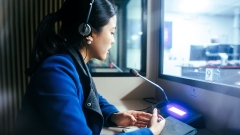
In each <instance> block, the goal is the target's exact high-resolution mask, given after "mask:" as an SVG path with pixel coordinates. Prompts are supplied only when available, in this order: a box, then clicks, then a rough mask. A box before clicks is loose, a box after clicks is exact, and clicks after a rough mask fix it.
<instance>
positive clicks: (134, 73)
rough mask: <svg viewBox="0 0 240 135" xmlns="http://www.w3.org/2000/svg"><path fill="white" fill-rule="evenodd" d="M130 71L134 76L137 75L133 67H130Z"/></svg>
mask: <svg viewBox="0 0 240 135" xmlns="http://www.w3.org/2000/svg"><path fill="white" fill-rule="evenodd" d="M130 73H131V74H133V75H135V76H138V72H137V71H136V70H135V69H130Z"/></svg>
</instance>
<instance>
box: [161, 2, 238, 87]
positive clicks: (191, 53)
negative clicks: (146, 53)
mask: <svg viewBox="0 0 240 135" xmlns="http://www.w3.org/2000/svg"><path fill="white" fill-rule="evenodd" d="M236 3H238V4H236ZM164 22H165V23H164V60H163V62H164V64H163V74H166V75H172V76H177V77H183V78H190V79H197V80H202V81H210V82H216V83H221V84H224V85H231V86H236V87H240V2H239V0H232V1H215V0H164Z"/></svg>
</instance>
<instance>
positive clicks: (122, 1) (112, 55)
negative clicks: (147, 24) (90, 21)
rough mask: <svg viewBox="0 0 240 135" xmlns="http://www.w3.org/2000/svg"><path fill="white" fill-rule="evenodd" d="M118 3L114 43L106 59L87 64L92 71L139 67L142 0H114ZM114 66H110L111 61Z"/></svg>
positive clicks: (116, 71)
mask: <svg viewBox="0 0 240 135" xmlns="http://www.w3.org/2000/svg"><path fill="white" fill-rule="evenodd" d="M115 2H116V3H117V4H118V11H119V12H118V14H117V29H116V31H115V35H114V37H115V44H113V45H112V48H111V49H110V50H109V55H108V57H107V59H106V60H104V61H99V60H97V59H92V60H91V61H90V62H89V63H88V65H89V67H90V71H91V72H92V73H100V72H101V73H108V72H115V73H121V72H125V73H126V72H127V73H129V68H134V69H136V70H140V69H141V64H142V63H141V58H142V57H143V56H142V54H141V50H142V35H143V32H142V31H143V30H142V27H143V26H142V20H143V17H142V13H143V12H142V10H143V8H142V0H115ZM112 62H113V63H114V65H116V66H112V65H111V63H112Z"/></svg>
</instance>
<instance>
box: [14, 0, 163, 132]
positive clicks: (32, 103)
mask: <svg viewBox="0 0 240 135" xmlns="http://www.w3.org/2000/svg"><path fill="white" fill-rule="evenodd" d="M57 21H61V22H62V26H61V30H60V33H59V34H57V33H55V31H54V24H55V22H57ZM116 21H117V19H116V9H115V7H114V5H113V4H112V3H111V2H110V1H109V0H95V1H94V0H91V1H89V0H66V1H65V3H64V4H63V6H62V8H61V9H60V10H59V11H57V12H56V13H52V14H50V15H48V16H46V17H45V18H44V19H43V21H42V22H41V24H40V25H39V27H38V30H37V33H36V37H35V42H34V44H35V45H34V49H33V53H32V56H31V58H32V60H31V63H30V68H29V69H28V72H27V73H28V75H31V81H30V83H29V85H28V87H27V90H26V93H25V95H24V99H23V105H22V108H21V110H20V112H19V114H18V117H17V120H16V124H15V128H14V134H24V135H33V134H34V135H37V134H39V135H46V134H47V135H48V134H54V135H55V134H56V135H65V134H69V135H91V134H93V135H99V134H100V132H101V129H102V127H103V126H133V125H134V126H138V127H146V126H147V125H148V128H140V129H139V130H136V131H133V132H129V133H122V134H129V135H130V134H142V135H152V134H154V135H158V134H160V132H161V131H162V129H163V127H164V125H165V120H164V119H163V117H162V116H160V115H158V114H157V110H156V109H154V111H153V114H149V113H145V112H138V111H132V110H130V111H125V112H119V111H118V110H117V109H116V108H115V107H114V106H113V105H111V104H109V103H108V102H107V100H106V99H104V98H103V97H102V96H101V95H100V94H99V93H97V90H96V88H95V85H94V82H93V80H92V77H91V75H90V73H89V70H88V68H87V66H86V63H87V62H88V61H89V60H91V59H92V58H96V59H99V60H105V59H106V57H107V54H108V50H109V49H110V48H111V44H113V43H114V37H113V34H114V32H115V29H116ZM159 119H160V120H159Z"/></svg>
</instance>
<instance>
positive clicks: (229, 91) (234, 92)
mask: <svg viewBox="0 0 240 135" xmlns="http://www.w3.org/2000/svg"><path fill="white" fill-rule="evenodd" d="M159 7H160V10H159V14H160V15H159V16H160V21H159V22H160V24H159V36H158V37H160V38H159V43H158V45H159V64H158V78H159V79H165V80H169V81H173V82H177V83H182V84H185V85H190V86H193V87H198V88H202V89H205V90H210V91H213V92H218V93H221V94H225V95H229V96H234V97H240V88H239V87H234V86H230V85H224V84H219V83H216V82H207V81H203V80H197V79H191V78H184V77H177V76H172V75H166V74H163V64H164V63H163V62H164V60H163V59H164V37H163V36H164V0H160V6H159Z"/></svg>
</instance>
